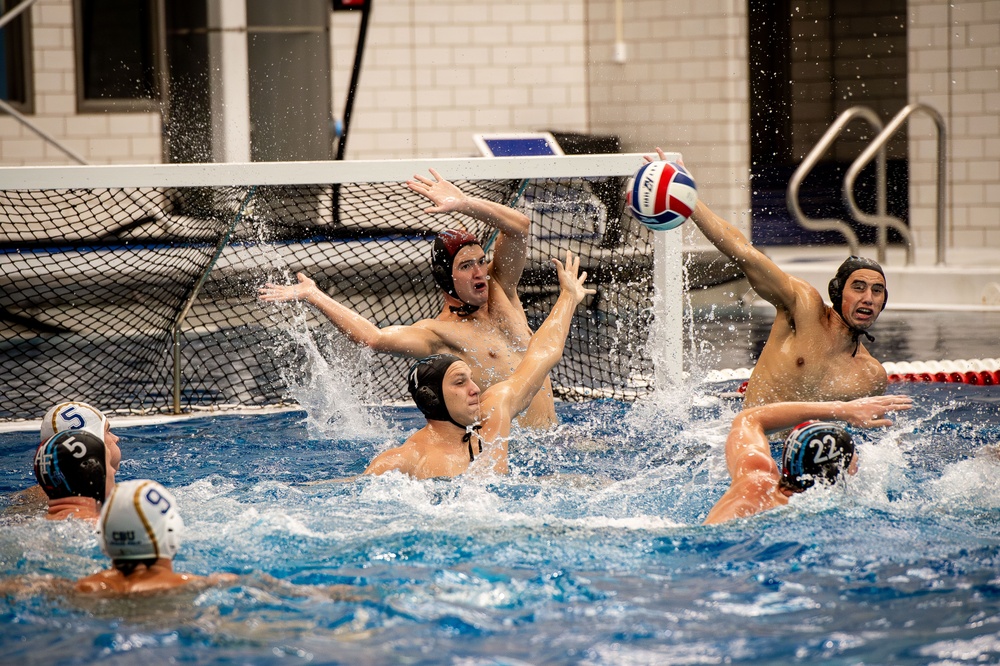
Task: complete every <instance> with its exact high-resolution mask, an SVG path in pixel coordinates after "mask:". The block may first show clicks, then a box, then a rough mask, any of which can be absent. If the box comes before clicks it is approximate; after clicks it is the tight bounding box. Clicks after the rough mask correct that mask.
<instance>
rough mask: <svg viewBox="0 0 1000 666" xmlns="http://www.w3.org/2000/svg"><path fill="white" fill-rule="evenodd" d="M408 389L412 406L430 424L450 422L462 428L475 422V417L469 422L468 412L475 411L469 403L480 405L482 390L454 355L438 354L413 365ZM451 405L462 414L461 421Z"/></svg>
mask: <svg viewBox="0 0 1000 666" xmlns="http://www.w3.org/2000/svg"><path fill="white" fill-rule="evenodd" d="M449 377H450V379H451V380H450V381H449V380H448V378H449ZM469 384H471V387H470V388H471V389H472V393H474V395H472V397H471V398H470V397H468V396H469V390H468V389H466V388H463V387H468V386H469ZM408 388H409V390H410V396H412V397H413V402H415V403H416V404H417V408H418V409H419V410H420V411H421V412H422V413H423V415H424V416H425V417H426V418H427V420H429V421H449V422H451V423H454V424H455V425H457V426H459V427H460V428H465V427H466V426H467V425H469V423H472V422H473V421H475V416H476V415H475V414H472V415H471V418H469V414H467V413H466V412H472V411H475V410H474V409H472V408H471V406H470V404H469V403H470V402H475V403H476V405H478V396H479V388H478V387H476V386H475V384H474V383H472V378H471V370H470V369H469V366H468V365H467V364H466V363H465V361H463V360H462V359H460V358H459V357H457V356H455V355H453V354H435V355H433V356H428V357H426V358H422V359H420V360H419V361H417V362H416V363H414V364H413V365H412V366H411V367H410V372H409V381H408ZM463 396H465V398H464V399H463ZM449 402H451V403H452V407H453V408H455V410H456V412H458V411H461V412H462V413H461V414H458V413H456V414H455V416H458V418H455V417H454V416H453V415H452V412H451V410H449V408H448V403H449ZM460 421H468V422H469V423H461V422H460Z"/></svg>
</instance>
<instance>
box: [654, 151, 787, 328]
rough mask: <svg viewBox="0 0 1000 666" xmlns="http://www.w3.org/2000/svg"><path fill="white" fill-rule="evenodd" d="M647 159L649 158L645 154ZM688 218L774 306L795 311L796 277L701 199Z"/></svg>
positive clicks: (660, 156)
mask: <svg viewBox="0 0 1000 666" xmlns="http://www.w3.org/2000/svg"><path fill="white" fill-rule="evenodd" d="M656 154H657V156H658V157H659V159H661V160H665V159H666V158H667V156H666V155H665V154H664V152H663V150H661V149H660V148H657V149H656ZM646 160H647V161H651V160H652V158H651V157H648V156H647V157H646ZM691 221H692V222H694V225H695V226H696V227H698V229H699V230H701V233H703V234H704V235H705V238H707V239H708V240H709V241H710V242H711V243H712V245H714V246H715V247H716V248H717V249H718V250H719V251H720V252H722V253H723V254H724V255H726V256H727V257H729V258H730V259H731V260H732V261H733V262H734V263H735V264H736V265H737V266H739V268H740V270H742V271H743V273H744V274H745V275H746V276H747V280H749V281H750V286H752V287H753V288H754V291H756V292H757V293H758V294H760V297H761V298H763V299H765V300H766V301H768V302H769V303H771V304H772V305H774V306H775V307H781V308H784V309H785V310H788V311H794V306H795V299H796V291H795V286H796V282H797V281H795V280H794V279H793V278H792V277H790V276H789V275H788V274H787V273H785V272H784V271H782V270H781V269H780V268H778V265H777V264H775V263H774V262H773V261H771V259H770V258H769V257H768V256H767V255H765V254H764V253H763V252H761V251H760V250H758V249H757V248H755V247H754V246H753V245H752V244H751V243H750V241H749V240H747V237H746V236H744V235H743V233H742V232H741V231H740V230H739V229H737V228H736V227H735V226H733V225H732V224H730V223H729V222H728V221H726V220H724V219H722V218H721V217H719V216H718V215H716V214H715V213H713V212H712V210H711V209H710V208H709V207H708V206H706V205H705V203H704V202H702V201H701V199H699V200H698V205H697V206H696V207H695V209H694V213H692V214H691Z"/></svg>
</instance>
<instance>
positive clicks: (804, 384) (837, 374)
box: [745, 325, 887, 406]
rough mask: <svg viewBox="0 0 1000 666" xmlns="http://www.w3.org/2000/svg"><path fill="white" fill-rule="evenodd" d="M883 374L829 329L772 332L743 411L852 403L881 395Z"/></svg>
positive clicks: (868, 357) (838, 332)
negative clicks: (801, 403)
mask: <svg viewBox="0 0 1000 666" xmlns="http://www.w3.org/2000/svg"><path fill="white" fill-rule="evenodd" d="M886 384H887V376H886V372H885V368H883V366H882V364H881V363H879V362H878V361H877V360H876V359H875V358H873V357H872V356H871V354H869V353H868V351H867V350H866V349H865V348H864V346H863V345H862V346H859V347H858V349H857V353H856V354H854V345H853V343H851V344H849V345H846V346H845V338H844V335H843V332H842V331H841V330H839V329H838V328H837V327H834V326H828V325H819V326H810V327H808V328H800V329H799V330H797V331H790V330H772V333H771V336H770V337H769V338H768V341H767V344H766V345H765V346H764V350H763V351H762V352H761V355H760V359H759V360H758V361H757V365H756V367H755V368H754V371H753V375H752V377H751V380H750V382H749V384H748V385H747V392H746V399H745V405H746V406H753V405H760V404H767V403H772V402H785V401H803V400H808V401H820V400H853V399H855V398H861V397H864V396H870V395H881V394H883V393H884V392H885V387H886Z"/></svg>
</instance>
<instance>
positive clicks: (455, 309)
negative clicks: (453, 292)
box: [448, 301, 479, 317]
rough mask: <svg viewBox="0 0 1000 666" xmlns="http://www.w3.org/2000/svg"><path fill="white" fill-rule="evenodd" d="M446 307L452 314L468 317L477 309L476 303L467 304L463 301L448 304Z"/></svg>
mask: <svg viewBox="0 0 1000 666" xmlns="http://www.w3.org/2000/svg"><path fill="white" fill-rule="evenodd" d="M448 309H449V310H451V311H452V313H453V314H457V315H458V316H459V317H468V316H469V315H470V314H472V313H473V312H475V311H476V310H478V309H479V306H478V305H469V304H468V303H466V302H465V301H462V304H461V305H449V306H448Z"/></svg>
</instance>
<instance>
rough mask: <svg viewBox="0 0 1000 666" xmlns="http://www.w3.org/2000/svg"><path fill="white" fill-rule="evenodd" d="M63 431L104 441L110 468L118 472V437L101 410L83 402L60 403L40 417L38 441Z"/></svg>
mask: <svg viewBox="0 0 1000 666" xmlns="http://www.w3.org/2000/svg"><path fill="white" fill-rule="evenodd" d="M64 430H73V431H77V432H89V433H91V434H92V435H96V436H97V437H100V438H101V439H102V440H104V445H105V446H107V447H108V452H109V454H110V455H109V462H110V465H111V468H112V469H114V470H115V471H116V472H117V471H118V465H119V463H121V458H122V453H121V449H119V448H118V435H116V434H114V433H113V432H111V424H110V423H108V418H107V417H106V416H105V415H104V414H103V413H102V412H101V410H99V409H97V408H96V407H93V406H91V405H88V404H87V403H85V402H77V401H67V402H60V403H59V404H57V405H55V406H54V407H52V408H51V409H50V410H49V411H47V412H45V416H43V417H42V427H41V440H40V441H42V442H44V441H46V440H47V439H49V438H50V437H52V436H53V435H55V434H56V433H59V432H62V431H64Z"/></svg>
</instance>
